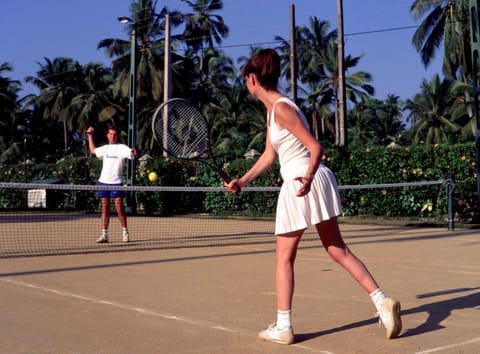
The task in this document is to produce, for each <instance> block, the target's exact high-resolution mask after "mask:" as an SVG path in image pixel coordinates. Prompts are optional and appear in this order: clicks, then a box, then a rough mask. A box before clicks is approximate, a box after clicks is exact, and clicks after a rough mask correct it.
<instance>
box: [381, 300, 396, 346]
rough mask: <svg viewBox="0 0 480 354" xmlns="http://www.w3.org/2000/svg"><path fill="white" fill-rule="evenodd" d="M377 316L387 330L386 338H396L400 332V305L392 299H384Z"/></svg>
mask: <svg viewBox="0 0 480 354" xmlns="http://www.w3.org/2000/svg"><path fill="white" fill-rule="evenodd" d="M377 315H378V316H379V318H380V322H381V323H383V325H384V326H385V328H386V330H387V338H388V339H392V338H396V337H397V336H398V335H399V333H400V331H401V330H402V319H401V317H400V303H399V302H398V301H396V300H394V299H392V298H389V297H386V298H385V299H384V300H383V302H382V305H381V309H380V311H379V312H378V313H377Z"/></svg>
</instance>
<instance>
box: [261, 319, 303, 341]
mask: <svg viewBox="0 0 480 354" xmlns="http://www.w3.org/2000/svg"><path fill="white" fill-rule="evenodd" d="M258 336H259V337H260V338H262V339H263V340H266V341H268V342H273V343H278V344H292V343H293V342H294V340H295V336H294V334H293V328H292V327H291V326H289V327H284V328H278V327H277V324H276V323H275V322H274V323H272V324H271V325H270V326H269V327H268V328H267V329H266V330H264V331H261V332H260V333H259V334H258Z"/></svg>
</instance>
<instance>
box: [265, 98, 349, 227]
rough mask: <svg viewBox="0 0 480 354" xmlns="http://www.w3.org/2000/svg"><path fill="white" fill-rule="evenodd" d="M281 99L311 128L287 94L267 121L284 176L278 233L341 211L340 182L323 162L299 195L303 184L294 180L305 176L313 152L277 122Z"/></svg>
mask: <svg viewBox="0 0 480 354" xmlns="http://www.w3.org/2000/svg"><path fill="white" fill-rule="evenodd" d="M279 102H285V103H287V104H288V105H290V106H292V107H293V108H294V109H295V110H296V111H297V112H298V114H299V116H300V118H301V120H302V122H303V124H304V125H305V126H306V127H307V128H308V129H310V127H309V125H308V122H307V119H306V118H305V115H304V114H303V113H302V112H301V111H300V109H299V108H298V107H297V105H296V104H295V103H294V102H292V101H291V100H290V99H288V98H287V97H282V98H279V99H278V100H277V101H276V102H275V104H274V105H273V108H272V112H271V114H270V119H269V120H268V122H269V123H268V130H269V134H270V142H271V143H272V145H273V148H274V149H275V151H276V152H277V154H278V157H279V161H280V174H281V175H282V179H283V184H282V187H281V189H280V194H279V196H278V202H277V216H276V222H275V234H276V235H281V234H285V233H288V232H292V231H296V230H303V229H306V228H307V227H309V226H311V225H315V224H318V223H320V222H322V221H325V220H328V219H331V218H333V217H335V216H338V215H341V214H342V204H341V201H340V195H339V193H338V186H337V181H336V179H335V176H334V174H333V172H332V171H331V170H330V169H329V168H328V167H326V166H325V165H323V164H320V166H319V167H318V170H317V172H316V174H315V176H314V178H313V181H312V185H311V189H310V192H309V193H308V194H307V195H306V196H303V197H297V196H296V193H297V192H298V189H299V188H300V187H301V183H300V182H298V181H295V180H294V179H295V178H296V177H301V176H305V174H306V172H307V169H308V165H309V163H310V152H309V151H308V149H307V148H306V147H305V146H304V145H303V144H302V143H301V141H300V140H299V139H298V138H297V137H295V135H293V134H292V133H290V131H288V130H287V129H286V128H283V127H281V126H279V125H277V124H276V122H275V106H276V104H277V103H279Z"/></svg>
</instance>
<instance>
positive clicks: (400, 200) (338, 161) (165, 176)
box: [0, 143, 477, 219]
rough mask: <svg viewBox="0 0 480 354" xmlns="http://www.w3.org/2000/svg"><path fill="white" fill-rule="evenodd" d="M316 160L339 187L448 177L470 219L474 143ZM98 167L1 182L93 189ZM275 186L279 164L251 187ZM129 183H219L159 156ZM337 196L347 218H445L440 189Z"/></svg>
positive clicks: (263, 203) (66, 167)
mask: <svg viewBox="0 0 480 354" xmlns="http://www.w3.org/2000/svg"><path fill="white" fill-rule="evenodd" d="M254 162H255V161H254V160H245V159H238V160H234V161H232V162H230V163H225V164H224V168H225V170H226V171H227V172H228V173H229V174H230V175H231V176H239V175H241V174H242V173H244V172H245V171H246V170H248V169H249V168H250V167H251V166H252V164H253V163H254ZM323 162H324V164H326V165H327V166H329V167H330V168H331V169H332V170H333V171H334V173H335V175H336V177H337V180H338V183H339V185H357V184H358V185H365V184H380V183H381V184H383V183H398V182H416V181H433V180H444V179H446V178H447V175H448V174H449V173H451V174H452V175H453V178H454V182H455V188H454V200H455V210H456V213H457V219H458V218H464V219H471V218H472V217H474V216H475V215H476V198H477V196H476V167H475V146H474V144H473V143H470V144H463V145H454V146H448V145H440V146H420V147H415V148H410V147H409V148H404V147H398V148H381V147H374V148H366V149H362V150H355V151H346V150H343V149H340V148H339V149H330V150H328V151H326V153H325V155H324V157H323ZM100 168H101V162H100V161H99V160H98V159H96V158H88V159H85V158H66V159H64V160H62V161H59V162H58V163H57V164H54V165H41V164H39V165H27V166H26V169H25V166H24V165H1V166H0V180H1V181H3V182H25V181H28V182H31V181H37V180H43V179H47V178H56V179H61V180H62V181H64V183H68V184H95V183H96V180H97V178H98V175H99V173H100ZM25 171H26V173H27V174H26V176H25ZM151 171H155V172H156V173H157V174H158V176H159V179H158V180H157V181H156V182H155V183H153V184H152V182H150V181H149V180H148V174H149V173H150V172H151ZM281 183H282V181H281V178H280V173H279V166H278V165H275V166H273V167H272V168H271V169H270V170H269V171H268V172H267V173H265V174H263V175H262V176H260V177H259V178H258V179H257V180H255V181H254V182H253V183H252V185H251V186H276V185H281ZM136 184H137V185H159V186H160V185H161V186H219V185H221V182H220V180H219V178H218V176H217V175H216V173H215V171H213V170H212V169H210V168H209V167H207V166H205V165H204V164H202V163H185V162H182V161H178V160H174V159H169V158H163V157H158V158H155V159H149V160H147V161H144V162H141V161H139V162H138V164H137V174H136ZM23 193H24V192H23ZM20 195H24V194H22V192H21V191H6V190H0V207H2V208H19V207H21V205H22V203H21V200H22V198H20ZM341 196H342V202H343V207H344V213H345V214H346V215H352V216H355V215H367V216H387V217H421V218H436V219H441V218H444V217H445V215H446V213H447V211H446V205H447V195H446V185H434V186H421V187H404V188H384V189H362V190H358V189H351V190H342V191H341ZM276 197H277V195H276V193H255V192H248V193H240V194H239V195H231V194H229V193H217V192H208V193H206V192H195V193H191V192H188V193H178V192H159V193H150V192H142V193H137V201H138V204H139V206H140V211H141V212H144V213H146V214H148V215H154V214H155V215H172V214H185V213H209V214H225V213H235V214H249V215H260V216H262V215H272V214H273V213H274V211H275V205H276ZM23 199H25V198H23ZM60 199H62V197H61V198H60ZM58 206H60V207H62V208H65V209H77V210H78V209H97V208H98V200H97V198H96V196H95V193H83V194H81V192H77V193H74V194H72V192H68V193H67V192H66V193H64V196H63V200H60V201H59V202H58Z"/></svg>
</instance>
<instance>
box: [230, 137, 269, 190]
mask: <svg viewBox="0 0 480 354" xmlns="http://www.w3.org/2000/svg"><path fill="white" fill-rule="evenodd" d="M276 158H277V153H276V152H275V150H274V149H273V146H272V144H271V143H270V137H269V133H268V130H267V136H266V142H265V150H264V151H263V153H262V155H260V157H259V158H258V160H257V162H255V164H254V165H253V166H252V167H251V168H250V169H249V170H248V171H247V172H246V173H245V174H244V175H243V176H242V177H240V178H238V179H233V180H232V181H231V182H230V183H225V184H224V185H225V187H227V188H228V189H229V190H230V191H231V192H237V191H238V189H237V188H238V187H239V188H243V187H244V186H246V185H247V184H249V183H250V182H252V181H253V180H254V179H255V178H257V177H258V176H260V175H261V174H262V173H264V172H265V171H267V170H268V169H269V168H270V167H271V166H272V165H273V164H274V163H275V160H276ZM235 186H237V187H235Z"/></svg>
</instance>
